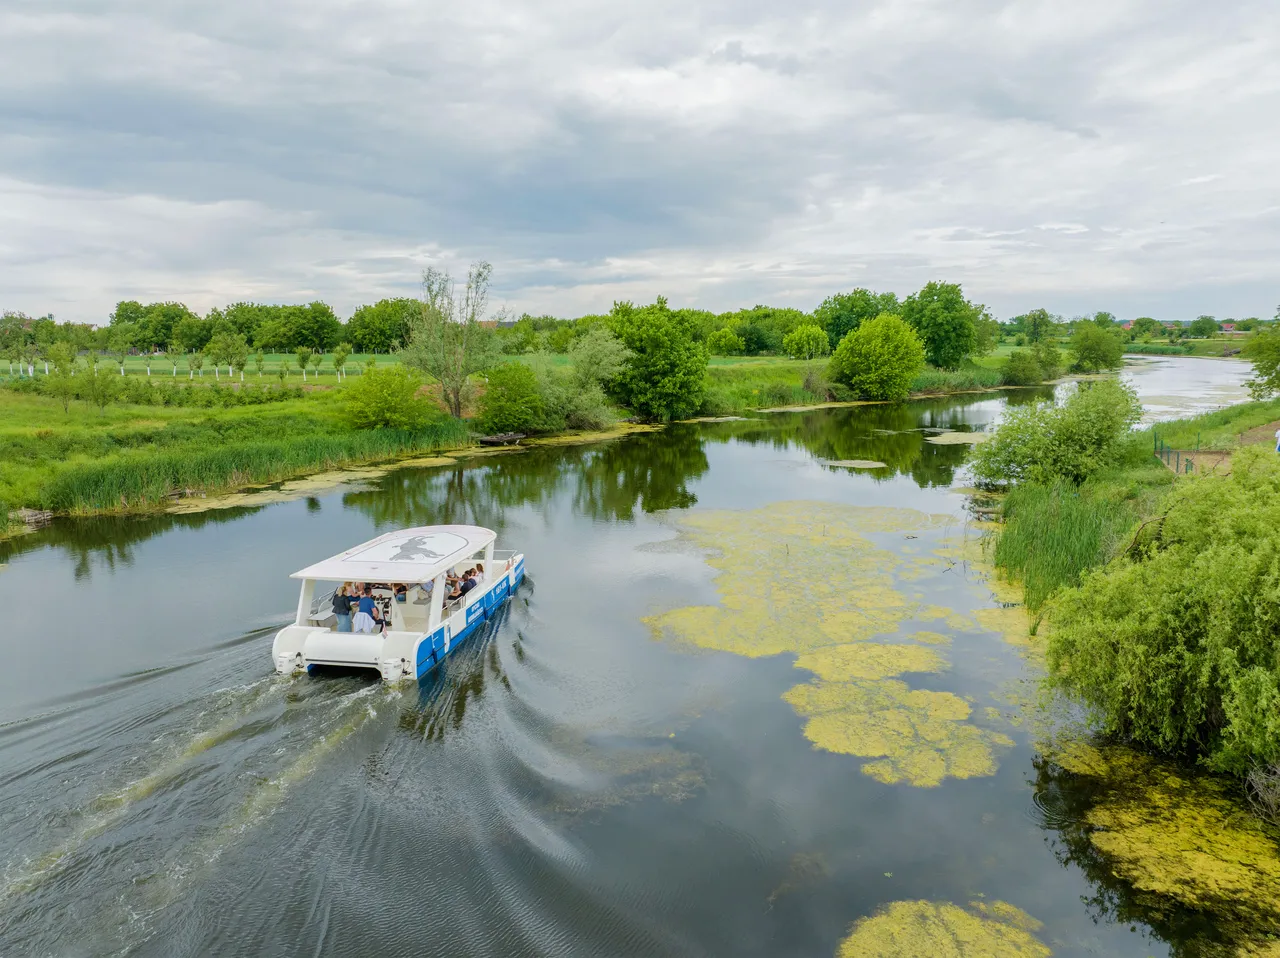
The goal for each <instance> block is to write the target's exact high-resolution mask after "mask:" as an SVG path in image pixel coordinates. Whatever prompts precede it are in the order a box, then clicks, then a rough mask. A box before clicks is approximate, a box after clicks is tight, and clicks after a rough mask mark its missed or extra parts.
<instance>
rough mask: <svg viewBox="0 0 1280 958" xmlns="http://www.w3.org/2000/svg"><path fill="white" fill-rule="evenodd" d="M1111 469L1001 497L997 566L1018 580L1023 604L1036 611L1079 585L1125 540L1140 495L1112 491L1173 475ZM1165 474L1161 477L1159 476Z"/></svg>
mask: <svg viewBox="0 0 1280 958" xmlns="http://www.w3.org/2000/svg"><path fill="white" fill-rule="evenodd" d="M1158 468H1159V472H1157V471H1156V470H1154V469H1148V468H1144V467H1140V471H1139V472H1134V473H1130V474H1129V475H1128V476H1127V482H1126V477H1125V474H1124V473H1119V472H1117V473H1112V474H1109V475H1107V476H1101V477H1098V480H1097V481H1096V482H1095V481H1093V480H1090V481H1089V482H1086V483H1084V484H1083V485H1082V486H1080V487H1078V488H1077V487H1076V486H1073V485H1071V484H1070V483H1055V484H1053V485H1051V486H1045V485H1035V484H1026V485H1021V486H1018V487H1016V488H1014V489H1013V490H1012V491H1011V492H1010V493H1009V494H1008V495H1007V496H1006V497H1005V500H1004V523H1005V524H1004V529H1003V530H1002V532H1001V535H1000V537H999V539H998V540H997V541H996V547H995V552H994V556H993V558H994V560H995V564H996V565H997V566H998V567H1000V568H1001V569H1003V570H1004V571H1005V572H1006V573H1007V574H1009V575H1011V576H1013V577H1016V578H1018V579H1020V580H1021V581H1022V585H1023V596H1024V599H1025V601H1026V603H1027V608H1028V609H1030V610H1032V611H1033V612H1034V611H1037V610H1038V609H1040V608H1041V606H1043V605H1044V603H1045V601H1046V600H1047V599H1048V598H1049V596H1051V595H1052V594H1053V593H1054V592H1055V591H1056V590H1057V589H1059V588H1062V587H1063V586H1073V585H1079V583H1080V576H1081V574H1082V573H1083V572H1084V571H1085V570H1086V569H1090V568H1092V567H1094V566H1096V565H1099V564H1101V563H1103V562H1106V561H1107V560H1108V559H1110V558H1111V557H1112V556H1113V555H1115V554H1116V552H1117V551H1118V550H1119V549H1121V548H1123V547H1124V545H1125V544H1126V543H1127V542H1128V539H1127V538H1126V537H1127V536H1128V534H1129V532H1130V530H1131V529H1132V528H1133V527H1134V525H1135V524H1136V523H1137V521H1138V519H1139V516H1140V512H1139V502H1140V501H1141V500H1140V499H1137V498H1135V499H1130V498H1128V497H1127V496H1123V495H1121V496H1117V495H1115V491H1116V489H1117V487H1118V488H1124V487H1125V486H1126V485H1128V484H1130V483H1133V482H1137V483H1139V484H1142V485H1146V484H1148V483H1149V484H1150V485H1152V486H1153V487H1161V488H1162V487H1164V486H1167V485H1168V484H1169V483H1171V482H1172V478H1173V474H1172V473H1169V472H1167V470H1164V469H1163V467H1158ZM1160 472H1164V473H1165V476H1161V475H1160Z"/></svg>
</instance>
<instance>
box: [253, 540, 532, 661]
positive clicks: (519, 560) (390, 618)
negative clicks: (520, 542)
mask: <svg viewBox="0 0 1280 958" xmlns="http://www.w3.org/2000/svg"><path fill="white" fill-rule="evenodd" d="M496 538H497V536H496V535H495V534H494V532H493V531H492V530H490V529H482V528H480V527H479V526H420V527H417V528H414V529H401V530H400V531H399V532H388V533H386V534H385V535H381V536H378V538H376V539H370V540H369V541H368V542H365V543H363V544H361V545H358V546H355V547H354V548H351V549H348V550H347V551H346V552H343V553H340V554H339V555H336V556H334V557H333V558H331V559H325V560H324V561H323V562H317V563H316V564H315V565H309V566H307V567H306V568H305V569H302V570H301V571H298V572H295V573H294V574H293V576H292V578H294V579H301V580H302V594H301V595H300V596H299V597H298V612H297V616H296V617H295V618H294V621H293V624H292V625H288V626H285V627H284V628H283V629H281V630H280V631H279V632H277V633H276V638H275V641H274V642H273V643H272V645H271V659H272V661H273V662H274V663H275V667H276V671H277V672H282V673H292V672H298V671H302V670H307V671H309V670H310V669H311V667H312V666H316V665H336V666H344V667H348V668H350V667H354V668H363V669H376V670H377V671H378V673H379V674H380V675H381V676H382V678H383V679H385V680H387V681H392V680H397V679H401V678H408V677H414V678H419V679H420V678H422V677H423V676H425V675H426V674H427V673H428V672H430V671H431V670H432V669H433V668H435V667H436V665H437V664H439V663H440V662H441V661H443V660H444V657H445V656H446V655H448V654H449V652H450V650H452V649H454V648H456V647H457V646H458V644H459V643H461V642H462V641H463V640H464V639H465V638H466V637H467V636H468V635H470V634H471V633H472V632H474V631H475V630H476V629H478V628H480V627H481V626H482V625H484V623H485V620H486V619H488V618H489V617H490V616H491V615H495V614H496V613H497V611H498V608H499V606H500V605H501V604H502V603H503V602H505V601H506V600H507V599H508V598H509V597H510V596H511V594H512V593H513V592H515V590H516V588H517V587H518V586H519V585H520V583H521V581H522V580H523V579H524V556H523V555H521V554H517V553H514V552H495V551H494V549H493V543H494V540H495V539H496ZM477 565H480V566H483V568H484V572H483V575H482V576H480V577H479V579H478V580H477V584H476V586H475V587H474V588H472V589H471V590H470V591H469V592H467V593H466V594H465V595H463V596H461V597H459V598H456V599H452V600H450V599H449V598H448V595H449V587H448V585H447V584H446V583H447V581H448V576H449V575H450V573H459V574H460V573H462V572H465V571H466V570H468V569H471V568H473V567H475V566H477ZM357 582H358V583H364V584H368V585H371V586H373V587H374V589H373V592H374V598H375V602H376V604H377V606H378V609H379V611H380V612H381V619H382V622H384V623H385V626H386V627H385V630H384V629H382V628H378V629H377V630H375V631H373V632H345V631H343V632H339V631H338V616H337V615H336V614H335V613H334V612H333V596H334V594H335V592H336V591H337V590H338V589H339V588H341V587H342V585H343V584H345V583H357ZM321 584H324V585H325V586H329V585H330V584H331V587H330V588H328V590H327V591H324V590H323V589H321V588H320V586H321ZM397 586H403V587H404V589H403V591H400V590H397V588H396V587H397ZM353 611H354V610H353ZM366 625H367V623H366Z"/></svg>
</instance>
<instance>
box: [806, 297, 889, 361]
mask: <svg viewBox="0 0 1280 958" xmlns="http://www.w3.org/2000/svg"><path fill="white" fill-rule="evenodd" d="M898 308H899V305H898V297H897V294H895V293H873V292H871V290H869V289H862V288H861V287H859V288H858V289H855V290H854V291H853V292H851V293H836V294H835V295H834V296H828V297H827V298H826V299H824V300H823V301H822V303H821V304H820V305H819V306H818V308H817V309H815V310H814V311H813V318H814V319H816V320H817V321H818V325H820V326H821V327H822V328H823V329H824V330H826V333H827V339H828V340H830V342H831V348H832V349H835V348H836V347H837V346H839V345H840V340H842V339H844V338H845V336H847V335H848V334H849V333H850V332H852V331H853V330H855V329H857V328H858V326H859V325H861V324H862V323H865V322H866V321H867V320H869V319H875V318H876V317H877V316H879V315H880V314H881V313H896V312H898Z"/></svg>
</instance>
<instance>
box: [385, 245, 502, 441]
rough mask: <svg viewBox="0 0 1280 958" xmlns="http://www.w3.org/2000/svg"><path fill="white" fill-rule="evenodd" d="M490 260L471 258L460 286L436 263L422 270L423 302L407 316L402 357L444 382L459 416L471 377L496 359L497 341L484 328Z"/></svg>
mask: <svg viewBox="0 0 1280 958" xmlns="http://www.w3.org/2000/svg"><path fill="white" fill-rule="evenodd" d="M492 272H493V267H492V266H490V265H489V264H488V263H485V262H480V263H474V264H472V266H471V268H470V269H469V270H468V271H467V282H466V285H465V286H464V287H463V288H462V289H461V290H459V289H458V288H457V286H456V284H455V283H454V281H453V277H451V276H450V275H449V273H448V272H446V271H444V270H439V269H436V268H435V267H434V266H433V267H430V268H429V269H427V270H425V271H424V272H423V274H422V303H421V308H420V309H419V310H418V311H417V312H416V313H415V314H414V315H412V316H411V317H410V318H409V323H408V330H407V335H406V342H405V345H404V347H403V348H402V349H401V350H400V353H399V355H400V361H401V362H402V363H404V364H405V365H406V366H408V367H409V368H410V369H415V370H417V371H419V372H421V373H423V374H425V375H427V376H430V377H431V378H432V379H435V380H437V381H438V382H439V383H440V392H441V394H442V395H443V397H444V401H445V404H446V405H447V406H448V407H449V412H451V413H452V414H453V415H454V416H455V417H457V418H459V419H461V418H462V409H463V406H464V405H466V403H467V400H468V399H469V398H470V397H471V394H472V388H473V387H472V383H471V377H472V376H473V375H475V374H476V373H479V372H483V371H484V370H485V369H487V368H489V367H490V366H492V365H493V363H494V361H495V360H496V359H497V344H496V343H495V341H494V336H493V333H492V331H491V330H488V329H486V328H484V326H482V325H481V322H482V321H483V320H484V316H485V310H486V308H487V306H488V300H489V276H490V274H491V273H492Z"/></svg>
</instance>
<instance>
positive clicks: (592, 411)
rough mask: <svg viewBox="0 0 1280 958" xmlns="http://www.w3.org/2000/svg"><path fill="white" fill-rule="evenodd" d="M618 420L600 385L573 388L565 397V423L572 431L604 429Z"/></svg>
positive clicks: (589, 384) (593, 384) (590, 384)
mask: <svg viewBox="0 0 1280 958" xmlns="http://www.w3.org/2000/svg"><path fill="white" fill-rule="evenodd" d="M617 418H618V417H617V416H616V415H614V412H613V407H612V406H610V405H609V399H608V397H607V396H605V394H604V390H603V389H601V388H600V384H599V383H587V384H586V385H579V386H577V388H571V389H570V390H569V391H568V393H567V395H566V396H565V403H564V423H565V425H566V426H567V427H568V428H570V429H604V428H606V427H608V426H612V425H613V424H614V423H615V422H617Z"/></svg>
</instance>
